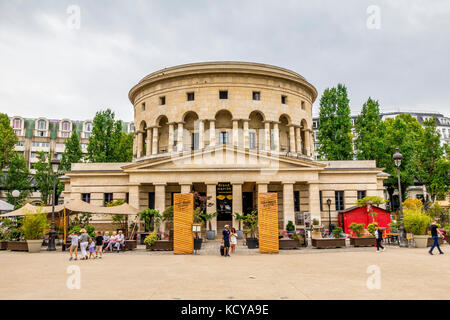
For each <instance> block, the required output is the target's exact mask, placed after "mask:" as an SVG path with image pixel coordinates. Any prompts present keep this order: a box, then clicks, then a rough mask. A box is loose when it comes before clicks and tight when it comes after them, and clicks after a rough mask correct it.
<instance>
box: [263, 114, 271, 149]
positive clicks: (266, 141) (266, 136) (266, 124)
mask: <svg viewBox="0 0 450 320" xmlns="http://www.w3.org/2000/svg"><path fill="white" fill-rule="evenodd" d="M264 150H265V151H266V152H269V151H270V122H269V121H266V122H264Z"/></svg>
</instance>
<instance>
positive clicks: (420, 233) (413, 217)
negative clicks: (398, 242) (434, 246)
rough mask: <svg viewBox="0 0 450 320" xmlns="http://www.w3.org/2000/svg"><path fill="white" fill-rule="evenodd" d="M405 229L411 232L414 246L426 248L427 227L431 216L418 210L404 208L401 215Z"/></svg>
mask: <svg viewBox="0 0 450 320" xmlns="http://www.w3.org/2000/svg"><path fill="white" fill-rule="evenodd" d="M403 223H404V225H405V231H406V232H407V233H412V234H413V236H414V243H415V246H416V248H426V247H427V243H428V235H427V227H428V225H429V224H430V223H431V218H430V217H429V216H427V215H425V214H423V213H421V212H420V210H405V213H404V215H403Z"/></svg>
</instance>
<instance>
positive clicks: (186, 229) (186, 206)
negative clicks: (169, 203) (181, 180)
mask: <svg viewBox="0 0 450 320" xmlns="http://www.w3.org/2000/svg"><path fill="white" fill-rule="evenodd" d="M193 222H194V195H193V194H192V193H175V194H174V195H173V253H175V254H192V252H193V250H194V238H193V235H192V223H193Z"/></svg>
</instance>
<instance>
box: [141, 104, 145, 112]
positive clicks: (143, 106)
mask: <svg viewBox="0 0 450 320" xmlns="http://www.w3.org/2000/svg"><path fill="white" fill-rule="evenodd" d="M142 111H145V102H142Z"/></svg>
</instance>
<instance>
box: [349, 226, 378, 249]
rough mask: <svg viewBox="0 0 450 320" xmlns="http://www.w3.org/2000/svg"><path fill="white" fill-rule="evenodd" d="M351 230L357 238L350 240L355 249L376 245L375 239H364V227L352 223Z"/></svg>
mask: <svg viewBox="0 0 450 320" xmlns="http://www.w3.org/2000/svg"><path fill="white" fill-rule="evenodd" d="M349 228H350V229H351V230H352V231H353V233H354V234H355V235H356V237H351V238H350V245H353V246H355V247H370V246H373V244H374V243H375V237H363V234H364V225H363V224H360V223H355V222H352V224H350V226H349Z"/></svg>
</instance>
